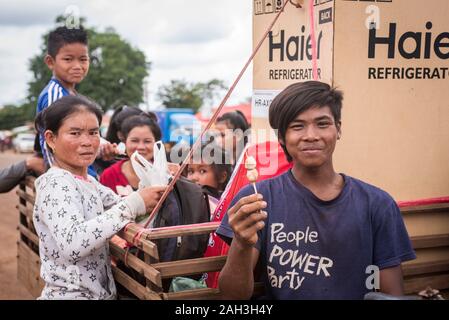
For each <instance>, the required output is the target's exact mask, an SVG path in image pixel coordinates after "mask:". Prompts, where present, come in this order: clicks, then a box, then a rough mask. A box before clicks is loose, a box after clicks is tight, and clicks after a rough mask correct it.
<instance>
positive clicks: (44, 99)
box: [36, 78, 97, 178]
mask: <svg viewBox="0 0 449 320" xmlns="http://www.w3.org/2000/svg"><path fill="white" fill-rule="evenodd" d="M68 95H70V92H69V91H68V90H67V89H66V88H64V86H63V85H62V84H61V83H60V82H59V81H58V80H57V79H56V78H51V79H50V81H49V82H48V84H47V86H46V87H45V88H44V89H43V90H42V91H41V94H40V95H39V98H38V100H37V110H36V114H38V113H39V112H41V111H42V110H44V109H45V108H47V107H49V106H50V105H51V104H52V103H53V102H55V101H56V100H58V99H60V98H62V97H65V96H68ZM39 144H40V146H41V150H42V154H43V156H44V160H45V163H47V164H49V165H50V166H51V165H52V164H53V155H52V154H51V152H49V151H48V150H47V145H46V144H45V138H44V134H43V132H39ZM88 173H89V175H91V176H93V177H95V178H97V173H96V172H95V170H94V168H93V166H92V165H90V166H89V168H88Z"/></svg>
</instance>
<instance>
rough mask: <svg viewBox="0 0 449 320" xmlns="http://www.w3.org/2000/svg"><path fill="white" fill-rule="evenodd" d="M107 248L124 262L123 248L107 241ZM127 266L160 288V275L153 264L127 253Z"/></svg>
mask: <svg viewBox="0 0 449 320" xmlns="http://www.w3.org/2000/svg"><path fill="white" fill-rule="evenodd" d="M109 248H110V252H111V254H112V255H113V256H114V257H116V258H117V259H120V260H121V261H123V262H125V252H126V251H125V250H124V249H122V248H120V247H119V246H117V245H116V244H114V243H113V242H109ZM127 260H128V261H127V263H128V266H129V267H131V268H133V269H134V270H136V271H137V272H138V273H140V274H142V275H143V276H145V278H147V279H148V280H150V281H151V282H152V283H154V284H155V285H156V286H157V287H158V288H161V290H162V277H161V274H160V272H159V271H158V270H156V269H155V268H154V267H153V266H151V265H148V264H146V263H145V262H143V261H142V260H140V259H139V258H137V257H136V256H134V255H132V254H128V259H127Z"/></svg>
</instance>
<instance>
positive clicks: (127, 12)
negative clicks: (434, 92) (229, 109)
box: [0, 0, 252, 107]
mask: <svg viewBox="0 0 449 320" xmlns="http://www.w3.org/2000/svg"><path fill="white" fill-rule="evenodd" d="M70 6H75V7H76V8H77V9H78V10H79V12H80V15H81V16H83V17H86V18H87V25H88V26H94V27H96V28H97V29H99V30H104V28H106V27H109V26H111V27H113V28H115V30H116V31H117V32H118V33H119V34H120V35H121V36H122V37H123V38H124V39H126V40H127V41H128V42H130V43H131V45H133V46H135V47H137V48H139V49H140V50H142V51H143V52H144V53H145V54H146V56H147V59H148V60H149V61H151V62H152V67H151V71H150V77H149V79H148V80H149V84H148V92H149V101H150V104H151V106H153V107H154V106H158V105H159V103H158V101H157V100H156V99H155V93H156V91H157V89H158V88H159V86H161V85H163V84H167V83H169V81H170V80H172V79H184V80H187V81H207V80H210V79H212V78H219V79H223V80H224V81H225V83H226V84H227V85H228V86H230V85H231V84H232V82H233V80H234V78H235V77H236V76H237V74H238V73H239V71H240V69H241V68H242V67H243V65H244V63H245V62H246V59H247V58H248V57H249V55H250V54H251V48H252V43H251V42H252V36H251V34H252V16H251V13H252V0H225V1H223V0H191V1H187V0H171V1H170V0H164V1H157V0H109V1H107V0H95V1H88V0H80V1H77V0H69V1H66V0H58V1H56V0H39V1H35V0H16V1H10V0H0V36H1V41H0V106H1V105H4V104H7V103H13V104H16V103H20V102H22V101H23V100H24V99H25V97H26V93H27V82H28V81H29V80H30V79H31V73H30V72H29V71H28V63H29V62H28V61H29V59H30V58H31V57H32V56H34V55H36V54H37V53H38V52H39V48H40V46H41V44H42V39H41V37H42V35H43V34H44V33H45V32H47V31H48V30H50V29H52V28H53V26H54V20H55V17H56V16H57V15H59V14H63V13H64V12H65V11H66V10H68V8H70ZM251 73H252V70H251V69H250V68H249V69H248V71H247V74H246V75H245V77H244V78H243V79H242V81H241V82H240V84H239V86H238V87H237V88H236V90H235V91H234V94H233V95H232V97H231V99H230V101H229V103H228V104H233V103H239V102H241V101H242V100H244V99H245V98H246V97H249V96H251V88H252V82H251V81H252V74H251Z"/></svg>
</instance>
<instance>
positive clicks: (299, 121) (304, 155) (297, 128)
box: [285, 107, 340, 168]
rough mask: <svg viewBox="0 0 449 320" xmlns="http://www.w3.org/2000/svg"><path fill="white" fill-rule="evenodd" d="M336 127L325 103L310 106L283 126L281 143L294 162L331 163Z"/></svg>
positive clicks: (309, 165)
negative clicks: (284, 130)
mask: <svg viewBox="0 0 449 320" xmlns="http://www.w3.org/2000/svg"><path fill="white" fill-rule="evenodd" d="M339 132H340V127H339V125H337V124H336V123H335V121H334V117H333V115H332V112H331V110H330V108H329V107H321V108H310V109H308V110H306V111H304V112H303V113H300V114H299V115H298V116H297V117H296V118H295V120H293V121H292V122H291V123H290V124H289V125H288V128H287V131H286V133H285V146H286V148H287V151H288V153H289V154H290V155H291V156H292V158H293V160H294V162H295V163H297V164H299V165H300V166H302V167H305V168H324V166H326V165H332V154H333V152H334V149H335V145H336V142H337V137H338V134H339Z"/></svg>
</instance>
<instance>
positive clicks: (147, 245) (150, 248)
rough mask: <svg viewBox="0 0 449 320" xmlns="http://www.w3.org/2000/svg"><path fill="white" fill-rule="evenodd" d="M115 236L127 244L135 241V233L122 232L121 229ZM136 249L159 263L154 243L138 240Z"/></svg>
mask: <svg viewBox="0 0 449 320" xmlns="http://www.w3.org/2000/svg"><path fill="white" fill-rule="evenodd" d="M117 235H118V236H119V237H121V238H123V239H125V240H126V241H128V242H129V243H133V241H134V240H135V239H134V236H135V233H132V232H130V231H127V232H124V230H123V229H122V230H121V231H119V232H118V233H117ZM136 247H137V248H139V249H140V250H142V251H143V252H145V253H147V254H148V255H149V256H151V257H152V258H153V259H155V260H156V261H159V252H158V251H157V246H156V244H155V243H154V242H151V241H148V240H145V239H140V241H139V243H137V244H136Z"/></svg>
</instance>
